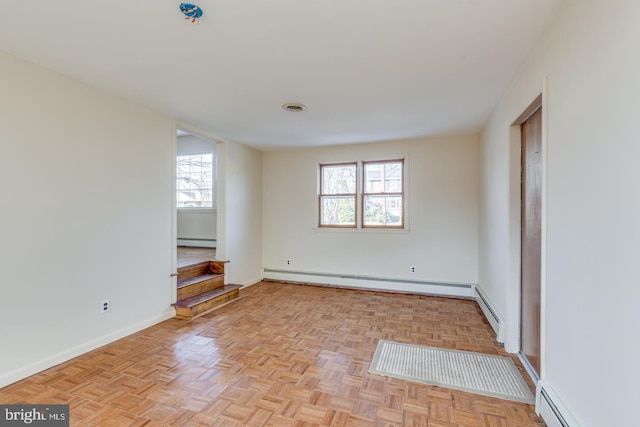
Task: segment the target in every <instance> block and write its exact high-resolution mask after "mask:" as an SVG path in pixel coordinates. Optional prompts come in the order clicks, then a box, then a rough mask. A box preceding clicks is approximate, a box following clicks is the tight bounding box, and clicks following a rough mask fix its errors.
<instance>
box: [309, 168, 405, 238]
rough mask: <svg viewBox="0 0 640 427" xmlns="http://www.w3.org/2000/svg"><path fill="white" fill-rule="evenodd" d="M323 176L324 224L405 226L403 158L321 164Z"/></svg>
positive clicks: (321, 221) (321, 205)
mask: <svg viewBox="0 0 640 427" xmlns="http://www.w3.org/2000/svg"><path fill="white" fill-rule="evenodd" d="M319 177H320V179H319V181H320V182H319V189H320V190H319V198H318V199H319V203H318V205H319V226H320V227H334V228H338V227H349V228H399V229H401V228H404V161H403V160H380V161H364V162H353V163H333V164H321V165H320V173H319ZM360 182H362V185H360Z"/></svg>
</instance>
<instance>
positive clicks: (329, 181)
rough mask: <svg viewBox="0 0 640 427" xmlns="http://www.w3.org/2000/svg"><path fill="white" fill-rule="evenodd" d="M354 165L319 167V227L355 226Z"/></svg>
mask: <svg viewBox="0 0 640 427" xmlns="http://www.w3.org/2000/svg"><path fill="white" fill-rule="evenodd" d="M356 183H357V178H356V163H347V164H333V165H320V226H321V227H322V226H325V227H326V226H331V227H355V226H356Z"/></svg>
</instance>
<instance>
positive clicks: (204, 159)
mask: <svg viewBox="0 0 640 427" xmlns="http://www.w3.org/2000/svg"><path fill="white" fill-rule="evenodd" d="M176 163H177V183H176V187H177V190H178V194H177V200H178V203H177V204H178V208H212V207H213V154H212V153H203V154H186V155H179V156H178V157H177V162H176Z"/></svg>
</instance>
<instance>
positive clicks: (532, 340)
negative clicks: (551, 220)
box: [520, 103, 543, 377]
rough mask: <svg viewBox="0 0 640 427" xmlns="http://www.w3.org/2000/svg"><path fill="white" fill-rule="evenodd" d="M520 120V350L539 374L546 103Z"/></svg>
mask: <svg viewBox="0 0 640 427" xmlns="http://www.w3.org/2000/svg"><path fill="white" fill-rule="evenodd" d="M528 110H529V111H533V112H532V113H530V114H528V116H527V118H526V119H525V120H524V121H523V122H522V123H521V124H520V131H521V193H520V194H521V199H520V200H521V202H520V203H521V205H520V212H521V213H520V215H521V252H520V265H521V269H520V353H521V355H522V357H523V358H524V359H525V360H526V362H528V363H529V365H530V367H531V368H532V369H533V371H534V372H535V374H536V376H537V377H539V376H540V357H541V356H540V355H541V288H542V287H541V271H542V250H541V249H542V171H543V168H542V154H543V153H542V106H541V103H538V105H537V106H536V105H535V103H534V104H532V107H530V108H529V109H528Z"/></svg>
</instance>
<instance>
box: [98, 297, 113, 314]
mask: <svg viewBox="0 0 640 427" xmlns="http://www.w3.org/2000/svg"><path fill="white" fill-rule="evenodd" d="M110 308H111V302H109V300H108V299H105V300H102V301H101V302H100V313H106V312H107V311H109V309H110Z"/></svg>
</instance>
